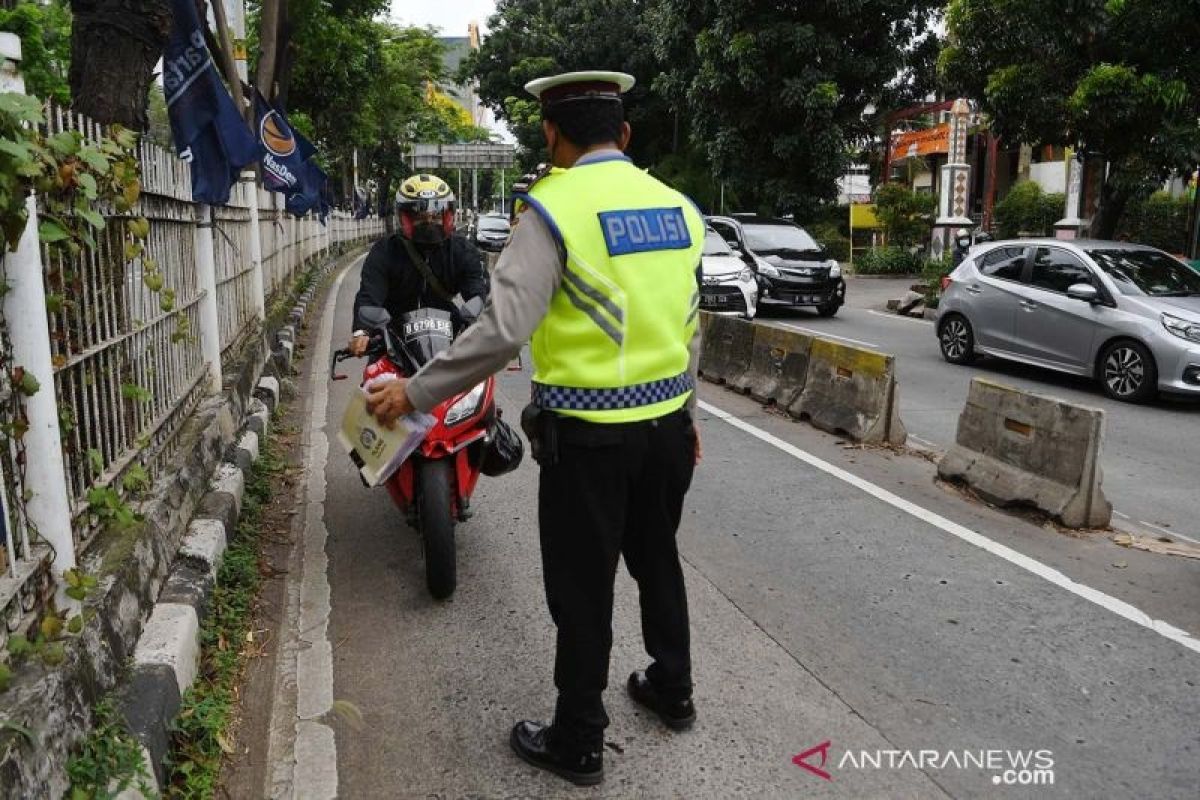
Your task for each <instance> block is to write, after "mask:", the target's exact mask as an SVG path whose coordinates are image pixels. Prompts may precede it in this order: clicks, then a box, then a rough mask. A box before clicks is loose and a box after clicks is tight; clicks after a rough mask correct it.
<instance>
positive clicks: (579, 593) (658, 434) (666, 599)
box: [538, 409, 696, 752]
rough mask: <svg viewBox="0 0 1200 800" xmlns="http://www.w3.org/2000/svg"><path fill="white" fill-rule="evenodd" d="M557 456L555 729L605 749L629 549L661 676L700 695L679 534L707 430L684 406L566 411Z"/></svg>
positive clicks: (547, 541) (659, 680)
mask: <svg viewBox="0 0 1200 800" xmlns="http://www.w3.org/2000/svg"><path fill="white" fill-rule="evenodd" d="M556 425H557V435H556V437H555V438H556V440H557V442H556V445H557V459H556V460H554V461H553V463H543V466H542V468H541V482H540V486H539V491H538V518H539V520H538V521H539V527H540V531H541V549H542V572H543V577H544V580H545V584H546V599H547V602H548V604H549V606H550V616H551V617H552V618H553V620H554V624H555V626H556V627H557V629H558V639H557V651H556V655H555V661H554V684H555V686H556V687H557V688H558V703H557V706H556V708H555V714H554V723H553V726H552V728H551V737H552V740H553V741H554V743H555V744H556V745H559V746H562V747H564V748H565V749H567V750H575V751H587V752H594V751H598V750H600V749H601V748H602V747H603V744H604V728H605V727H607V725H608V715H607V714H606V713H605V711H604V703H603V701H602V699H601V695H602V693H603V691H604V689H605V687H606V686H607V685H608V666H609V651H610V650H611V648H612V610H613V582H614V580H615V579H616V571H617V559H618V557H619V556H621V555H623V556H624V557H625V564H626V566H627V568H628V569H629V573H630V575H632V576H633V578H634V580H635V581H637V584H638V594H639V598H640V602H641V612H642V636H643V638H644V640H645V645H646V651H647V653H649V655H650V658H651V659H652V663H651V664H650V666H649V669H648V674H649V678H650V681H651V683H652V684H653V685H654V686H655V688H656V689H657V690H658V691H659V692H660V693H661V694H662V695H664V696H665V697H668V698H672V699H685V698H688V697H691V694H692V675H691V653H690V637H689V632H688V612H687V593H686V591H685V588H684V583H683V570H682V568H681V567H680V563H679V551H678V550H677V549H676V545H675V532H676V530H677V529H678V527H679V520H680V516H681V514H682V511H683V498H684V495H685V494H686V493H687V490H688V487H689V486H690V485H691V481H692V470H693V468H694V466H695V442H696V432H695V428H694V427H693V426H692V420H691V415H690V413H689V412H688V411H687V410H686V409H683V410H680V411H677V412H674V413H671V414H668V415H666V416H664V417H660V418H658V419H655V420H650V421H646V422H634V423H616V424H600V423H592V422H586V421H583V420H579V419H573V418H567V417H561V416H559V417H556Z"/></svg>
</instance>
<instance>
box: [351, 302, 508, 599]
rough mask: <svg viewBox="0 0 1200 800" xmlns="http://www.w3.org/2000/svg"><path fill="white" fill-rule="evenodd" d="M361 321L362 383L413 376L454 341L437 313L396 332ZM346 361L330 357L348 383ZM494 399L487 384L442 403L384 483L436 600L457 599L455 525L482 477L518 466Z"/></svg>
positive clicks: (375, 315) (465, 312) (421, 314)
mask: <svg viewBox="0 0 1200 800" xmlns="http://www.w3.org/2000/svg"><path fill="white" fill-rule="evenodd" d="M481 305H482V302H481V301H471V302H469V303H466V304H464V305H463V306H462V307H461V308H460V309H459V320H460V323H464V324H469V322H471V321H473V320H474V318H475V317H476V316H478V313H479V308H480V307H481ZM359 318H360V319H361V320H362V321H363V322H365V323H366V324H367V325H368V326H370V328H371V329H372V331H373V333H372V336H371V341H370V344H369V345H368V347H367V352H366V356H367V358H368V359H369V361H368V363H367V366H366V367H365V368H364V369H363V377H362V383H363V384H366V383H368V382H370V381H373V380H375V379H378V378H380V377H382V376H386V375H395V376H398V377H408V376H411V375H413V374H415V373H416V371H417V370H419V369H420V368H421V367H422V366H423V365H424V364H426V363H428V362H429V361H430V360H431V359H433V357H434V356H436V355H437V354H438V353H440V352H442V351H443V350H445V349H446V348H447V347H449V346H450V342H451V341H452V339H453V335H454V319H453V317H452V316H451V314H449V313H448V312H445V311H441V310H438V309H430V308H420V309H417V310H415V311H410V312H408V313H406V314H404V315H402V316H401V317H400V319H399V320H398V324H397V325H395V326H393V325H392V319H391V315H390V314H389V313H388V312H387V311H386V310H384V309H382V308H376V307H364V308H361V309H360V310H359ZM348 358H354V355H353V354H352V353H350V352H349V351H348V350H338V351H336V352H334V354H333V362H332V363H331V364H330V377H331V378H332V379H333V380H345V379H346V377H347V376H345V375H339V374H337V372H336V367H337V364H338V362H340V361H344V360H346V359H348ZM494 395H495V379H494V378H492V377H489V378H487V379H486V380H484V381H483V382H482V383H479V384H477V385H476V386H474V387H473V388H472V389H470V390H469V391H466V392H463V393H461V394H458V395H455V396H453V397H451V398H450V399H448V400H446V401H444V402H442V403H441V404H439V405H438V406H437V407H436V408H434V409H433V411H432V412H431V414H432V416H433V417H435V418H436V422H435V424H434V426H433V428H432V429H430V431H429V433H428V434H426V436H425V439H424V440H423V441H422V442H421V443H420V445H418V447H417V449H416V450H415V451H414V452H413V453H412V455H410V456H409V457H408V458H406V459H405V460H404V462H403V463H401V465H400V467H399V468H398V469H397V470H396V471H395V472H394V473H393V474H392V475H391V477H390V478H388V479H387V481H386V485H387V489H388V492H389V493H390V494H391V496H392V501H393V502H394V503H395V504H396V505H397V506H399V507H400V510H401V511H403V512H404V515H405V519H406V521H407V522H408V524H409V525H410V526H411V527H413V528H415V529H416V530H417V532H418V533H420V535H421V541H422V544H423V549H424V554H425V582H426V585H427V586H428V588H429V593H430V594H431V595H432V596H433V597H434V598H436V599H438V600H443V599H445V598H447V597H449V596H450V595H451V594H453V593H454V588H455V585H456V582H457V578H456V556H455V546H454V526H455V523H457V522H463V521H466V520H467V519H468V518H469V517H470V516H471V512H470V500H471V493H472V492H473V491H474V489H475V484H476V483H477V482H478V481H479V475H480V473H486V474H489V475H499V474H503V473H504V472H508V471H511V470H512V469H515V468H516V466H517V465H518V464H519V463H520V459H521V454H522V452H523V445H522V444H521V440H520V438H519V437H518V436H517V435H516V433H515V432H514V431H513V430H512V428H511V427H509V426H508V425H506V424H504V423H502V422H501V421H500V418H499V414H498V412H497V409H496V404H495V399H494ZM356 455H357V454H352V456H351V457H352V458H355V457H356ZM360 466H361V464H360Z"/></svg>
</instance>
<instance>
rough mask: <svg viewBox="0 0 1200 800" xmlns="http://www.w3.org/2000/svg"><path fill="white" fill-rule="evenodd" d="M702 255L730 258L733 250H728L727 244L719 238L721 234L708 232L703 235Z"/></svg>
mask: <svg viewBox="0 0 1200 800" xmlns="http://www.w3.org/2000/svg"><path fill="white" fill-rule="evenodd" d="M704 255H706V256H731V255H733V250H731V249H729V244H728V243H726V241H725V240H724V239H722V238H721V234H719V233H717V232H716V231H711V230H710V231H709V232H708V233H706V234H704Z"/></svg>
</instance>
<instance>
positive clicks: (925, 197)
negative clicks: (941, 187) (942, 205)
mask: <svg viewBox="0 0 1200 800" xmlns="http://www.w3.org/2000/svg"><path fill="white" fill-rule="evenodd" d="M936 208H937V198H935V197H934V196H933V195H932V194H925V193H923V192H914V191H912V190H911V189H909V188H908V187H906V186H902V185H901V184H899V183H885V184H883V185H881V186H879V187H878V188H877V189H876V190H875V215H876V216H877V217H878V218H879V224H880V225H882V226H883V232H884V235H886V236H887V241H888V244H890V245H893V246H896V247H909V246H911V245H914V244H924V243H925V242H926V241H927V240H928V239H929V229H930V226H931V225H932V224H933V215H934V210H935V209H936Z"/></svg>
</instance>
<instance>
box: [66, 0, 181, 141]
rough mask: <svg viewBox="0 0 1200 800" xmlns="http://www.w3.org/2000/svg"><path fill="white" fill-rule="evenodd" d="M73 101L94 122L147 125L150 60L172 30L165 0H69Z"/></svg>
mask: <svg viewBox="0 0 1200 800" xmlns="http://www.w3.org/2000/svg"><path fill="white" fill-rule="evenodd" d="M71 13H72V14H73V16H74V23H73V25H72V29H71V67H70V71H69V82H70V85H71V103H72V107H73V108H74V109H75V110H76V111H78V112H80V113H82V114H85V115H86V116H88V117H91V118H92V119H93V120H95V121H96V122H99V123H101V124H108V123H113V122H118V123H120V124H122V125H124V126H125V127H127V128H131V129H132V130H135V131H144V130H146V128H147V127H148V126H149V120H148V119H147V116H146V104H147V96H148V94H149V91H150V86H151V84H152V83H153V78H154V66H155V64H157V63H158V60H159V58H161V57H162V53H163V47H164V46H165V45H166V43H167V38H168V37H169V36H170V34H171V6H170V3H169V2H168V0H71Z"/></svg>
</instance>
